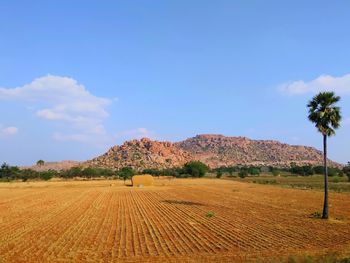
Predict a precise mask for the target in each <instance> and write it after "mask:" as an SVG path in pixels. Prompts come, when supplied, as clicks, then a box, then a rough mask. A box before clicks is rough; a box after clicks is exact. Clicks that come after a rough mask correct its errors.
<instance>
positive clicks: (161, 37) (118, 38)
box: [0, 0, 350, 165]
mask: <svg viewBox="0 0 350 263" xmlns="http://www.w3.org/2000/svg"><path fill="white" fill-rule="evenodd" d="M349 9H350V2H349V1H345V0H344V1H340V0H338V1H231V0H230V1H205V0H200V1H199V0H198V1H197V0H196V1H194V0H186V1H185V0H177V1H163V0H159V1H152V0H149V1H133V0H131V1H64V0H61V1H39V0H38V1H15V0H11V1H9V0H8V1H7V0H4V1H1V2H0V12H1V16H0V111H1V113H2V114H1V119H0V147H1V149H2V151H1V152H0V162H4V161H6V162H9V163H10V164H13V165H23V164H32V163H34V162H35V161H36V160H38V159H44V160H47V161H50V160H65V159H73V160H85V159H89V158H92V157H95V156H96V155H99V154H101V153H103V152H104V151H105V150H107V149H108V148H109V147H111V146H113V145H115V144H120V143H122V142H123V141H124V140H127V139H131V138H140V137H144V136H146V137H151V138H155V139H158V140H170V141H178V140H182V139H185V138H187V137H192V136H194V135H196V134H201V133H219V134H224V135H228V136H247V137H249V138H253V139H275V140H279V141H282V142H286V143H291V144H302V145H310V146H314V147H316V148H318V149H321V148H322V139H321V136H320V134H318V133H317V131H316V129H315V128H314V127H313V125H312V124H311V123H309V122H308V120H307V118H306V116H307V110H306V107H305V105H306V103H307V101H308V100H309V99H310V98H311V97H312V96H313V95H314V94H315V93H316V92H317V91H320V90H334V91H335V92H336V93H337V94H338V95H340V96H341V97H342V101H341V103H340V105H341V106H342V112H343V118H344V121H343V123H342V127H341V128H340V129H339V130H338V131H337V135H336V136H335V137H333V138H331V139H330V145H329V155H330V157H331V158H332V159H334V160H336V161H339V162H343V163H345V162H347V161H350V133H349V131H348V130H349V128H350V75H349V74H350V50H349V46H350V32H349V31H350V16H349V15H348V13H349Z"/></svg>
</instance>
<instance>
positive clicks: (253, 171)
mask: <svg viewBox="0 0 350 263" xmlns="http://www.w3.org/2000/svg"><path fill="white" fill-rule="evenodd" d="M248 173H249V174H251V175H260V169H259V168H256V167H250V168H248Z"/></svg>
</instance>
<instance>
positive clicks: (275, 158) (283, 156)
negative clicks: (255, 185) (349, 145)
mask: <svg viewBox="0 0 350 263" xmlns="http://www.w3.org/2000/svg"><path fill="white" fill-rule="evenodd" d="M175 145H176V146H177V147H178V148H180V149H182V150H184V151H187V152H189V153H190V154H192V155H193V156H194V157H195V158H196V159H198V160H200V161H202V162H204V163H206V164H208V165H209V166H210V167H220V166H231V165H237V164H243V165H271V166H279V167H287V166H290V165H291V164H292V163H295V164H296V165H308V164H311V165H321V164H322V162H323V155H322V152H321V151H319V150H317V149H315V148H313V147H307V146H298V145H289V144H285V143H280V142H278V141H271V140H251V139H248V138H246V137H226V136H223V135H217V134H203V135H197V136H195V137H193V138H189V139H187V140H184V141H181V142H178V143H176V144H175ZM329 164H330V165H331V166H338V165H339V164H337V163H335V162H332V161H330V163H329Z"/></svg>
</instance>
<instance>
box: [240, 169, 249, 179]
mask: <svg viewBox="0 0 350 263" xmlns="http://www.w3.org/2000/svg"><path fill="white" fill-rule="evenodd" d="M238 176H239V177H240V178H245V177H247V176H248V172H247V171H246V170H241V171H240V172H239V173H238Z"/></svg>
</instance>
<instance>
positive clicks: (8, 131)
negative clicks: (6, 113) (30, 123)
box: [0, 126, 18, 136]
mask: <svg viewBox="0 0 350 263" xmlns="http://www.w3.org/2000/svg"><path fill="white" fill-rule="evenodd" d="M17 133H18V128H17V127H13V126H10V127H5V128H1V129H0V134H1V135H3V136H13V135H16V134H17Z"/></svg>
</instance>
